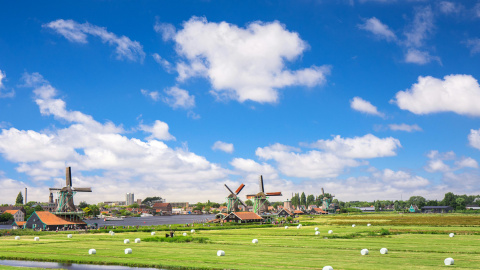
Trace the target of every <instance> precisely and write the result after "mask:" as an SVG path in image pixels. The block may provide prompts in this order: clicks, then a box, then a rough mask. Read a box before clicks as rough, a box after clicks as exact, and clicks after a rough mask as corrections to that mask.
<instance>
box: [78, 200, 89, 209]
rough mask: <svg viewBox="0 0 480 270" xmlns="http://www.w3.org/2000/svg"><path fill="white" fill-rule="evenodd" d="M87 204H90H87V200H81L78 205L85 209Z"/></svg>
mask: <svg viewBox="0 0 480 270" xmlns="http://www.w3.org/2000/svg"><path fill="white" fill-rule="evenodd" d="M87 206H88V204H87V203H86V202H84V201H83V202H80V203H79V204H78V207H79V208H81V209H83V208H85V207H87Z"/></svg>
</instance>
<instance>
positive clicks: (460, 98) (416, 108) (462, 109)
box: [392, 74, 480, 116]
mask: <svg viewBox="0 0 480 270" xmlns="http://www.w3.org/2000/svg"><path fill="white" fill-rule="evenodd" d="M395 98H396V100H393V101H392V102H393V103H396V104H397V106H398V107H399V108H400V109H402V110H408V111H410V112H412V113H414V114H429V113H437V112H455V113H457V114H461V115H471V116H480V106H478V104H480V86H479V84H478V82H477V80H476V79H475V78H473V77H472V76H471V75H460V74H458V75H448V76H445V77H444V78H443V80H442V79H437V78H434V77H431V76H427V77H422V76H420V77H418V83H416V84H414V85H413V86H412V87H411V89H407V90H405V91H400V92H398V93H397V94H396V95H395Z"/></svg>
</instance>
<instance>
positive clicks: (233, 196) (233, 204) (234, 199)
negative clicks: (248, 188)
mask: <svg viewBox="0 0 480 270" xmlns="http://www.w3.org/2000/svg"><path fill="white" fill-rule="evenodd" d="M244 187H245V185H244V184H241V185H240V186H239V187H238V188H237V190H235V192H233V191H232V190H231V189H230V188H229V187H228V186H227V184H225V188H226V189H227V190H228V191H229V192H230V194H228V196H227V213H231V212H235V211H236V209H237V208H238V203H241V204H242V205H243V206H245V208H246V207H247V205H246V204H245V203H244V202H243V201H242V200H240V198H238V194H239V193H240V191H242V189H243V188H244Z"/></svg>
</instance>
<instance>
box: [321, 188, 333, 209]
mask: <svg viewBox="0 0 480 270" xmlns="http://www.w3.org/2000/svg"><path fill="white" fill-rule="evenodd" d="M322 196H323V198H322V209H323V210H325V211H326V210H327V209H328V207H329V206H330V204H331V203H332V199H333V198H334V197H335V195H332V194H328V193H327V194H326V195H325V191H324V190H323V187H322Z"/></svg>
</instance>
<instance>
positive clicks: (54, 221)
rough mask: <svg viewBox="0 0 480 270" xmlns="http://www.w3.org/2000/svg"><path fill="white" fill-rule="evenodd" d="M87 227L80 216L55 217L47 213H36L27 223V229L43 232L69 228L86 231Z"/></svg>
mask: <svg viewBox="0 0 480 270" xmlns="http://www.w3.org/2000/svg"><path fill="white" fill-rule="evenodd" d="M86 227H87V223H85V222H84V221H83V220H82V219H81V218H80V217H79V216H77V215H74V214H72V215H65V216H60V215H58V216H57V215H54V214H52V213H50V212H47V211H38V212H37V211H35V212H33V214H32V215H31V216H30V218H28V220H27V222H26V223H25V228H27V229H42V230H50V231H54V230H56V229H57V228H58V229H61V228H69V229H75V228H77V229H85V228H86Z"/></svg>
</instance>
